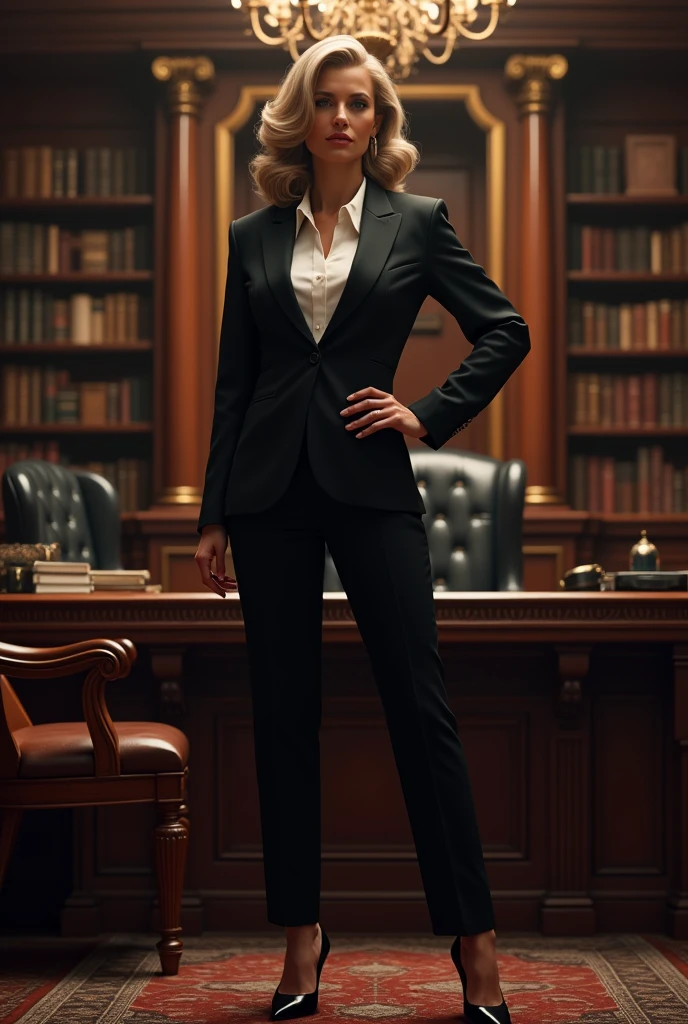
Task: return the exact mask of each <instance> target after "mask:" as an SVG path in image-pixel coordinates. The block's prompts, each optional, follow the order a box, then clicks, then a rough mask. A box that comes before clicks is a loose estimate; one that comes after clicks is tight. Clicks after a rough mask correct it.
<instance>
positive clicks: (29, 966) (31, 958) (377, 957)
mask: <svg viewBox="0 0 688 1024" xmlns="http://www.w3.org/2000/svg"><path fill="white" fill-rule="evenodd" d="M325 927H327V926H326V925H325ZM328 934H330V939H331V942H332V950H331V952H330V955H329V957H328V959H327V962H326V964H325V967H324V969H323V973H322V978H321V982H320V1001H319V1010H318V1013H317V1015H316V1016H317V1018H318V1019H319V1020H320V1021H322V1024H329V1022H338V1021H341V1022H342V1024H343V1022H346V1021H349V1022H351V1024H356V1022H363V1021H371V1022H385V1024H386V1022H391V1024H393V1022H396V1021H408V1020H409V1019H410V1018H416V1019H417V1020H422V1021H428V1022H435V1024H440V1022H442V1021H460V1020H462V1019H463V1016H462V1013H461V1010H462V1002H463V1000H462V994H461V985H460V982H459V979H458V975H457V973H456V970H455V968H454V965H453V964H452V962H451V959H450V957H449V946H450V945H451V938H450V937H449V936H447V937H438V936H432V935H430V936H423V935H406V936H375V937H371V936H361V935H351V934H346V935H345V934H341V935H337V934H336V933H329V931H328ZM155 941H156V940H155V937H154V936H141V935H131V936H126V935H117V936H113V937H111V938H109V939H105V940H103V941H102V942H100V943H98V944H95V945H94V944H90V945H89V944H88V943H86V942H85V941H84V940H81V941H80V942H77V941H75V940H67V939H64V940H63V939H40V938H37V939H31V938H24V937H22V938H17V939H11V938H8V937H3V938H2V939H0V957H1V962H2V967H1V968H0V1021H3V1022H4V1024H119V1022H122V1024H225V1022H230V1021H234V1020H236V1021H240V1022H242V1024H252V1022H253V1021H256V1022H260V1021H265V1020H268V1017H269V1007H270V1001H271V999H272V994H273V992H274V990H275V988H276V987H277V984H278V982H279V979H280V976H281V972H282V963H283V958H284V944H283V940H282V937H281V936H280V935H276V934H274V933H273V934H270V935H245V934H241V935H238V934H236V933H234V934H220V933H212V934H209V935H207V936H203V937H201V938H188V939H187V940H186V941H185V951H184V956H183V957H182V965H181V970H180V973H179V975H178V976H177V977H175V978H166V977H163V976H162V975H161V974H160V962H159V959H158V955H157V952H156V950H155ZM497 951H498V959H499V971H500V979H501V984H502V990H503V992H504V995H505V997H506V1000H507V1003H508V1004H509V1009H510V1012H511V1016H512V1020H513V1024H574V1022H580V1024H626V1022H628V1024H688V942H679V941H676V940H672V939H669V938H666V937H665V936H661V935H645V934H643V935H628V934H623V935H596V936H592V937H589V938H572V939H569V938H543V937H541V936H538V935H532V934H523V935H518V934H514V933H509V934H504V935H498V937H497Z"/></svg>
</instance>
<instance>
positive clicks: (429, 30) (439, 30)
mask: <svg viewBox="0 0 688 1024" xmlns="http://www.w3.org/2000/svg"><path fill="white" fill-rule="evenodd" d="M451 3H452V0H444V15H443V18H442V22H441V24H439V25H433V23H432V22H431V21H428V22H426V23H425V25H424V26H423V27H424V29H425V32H426V34H427V35H429V36H441V35H444V33H445V32H446V31H447V27H448V25H449V12H450V9H451ZM454 38H456V34H455V35H454ZM445 60H446V57H445ZM434 63H435V64H437V63H439V64H444V61H434Z"/></svg>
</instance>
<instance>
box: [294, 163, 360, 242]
mask: <svg viewBox="0 0 688 1024" xmlns="http://www.w3.org/2000/svg"><path fill="white" fill-rule="evenodd" d="M366 182H367V178H366V176H365V175H363V181H362V182H361V187H360V188H359V190H358V192H357V193H356V195H355V196H354V197H353V199H352V200H350V202H348V203H346V205H345V206H342V207H341V209H340V210H339V220H341V218H342V210H346V211H347V212H348V215H349V219H350V220H351V223H352V224H353V226H354V228H355V229H356V234H360V232H361V217H362V216H363V203H364V201H365V191H366ZM306 219H308V220H309V221H310V222H311V224H312V225H313V227H315V221H314V219H313V213H312V211H311V188H310V185H308V186H307V187H306V191H305V192H304V195H303V199H302V200H301V202H300V203H299V205H298V206H297V207H296V234H297V235H298V233H299V231H300V230H301V225H302V224H303V222H304V220H306Z"/></svg>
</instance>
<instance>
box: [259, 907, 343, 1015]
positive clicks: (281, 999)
mask: <svg viewBox="0 0 688 1024" xmlns="http://www.w3.org/2000/svg"><path fill="white" fill-rule="evenodd" d="M320 932H321V935H322V946H321V947H320V956H319V957H318V967H317V972H318V973H317V979H316V983H315V992H306V993H304V994H303V995H296V996H290V995H288V993H286V992H280V991H279V985H278V986H277V988H276V989H275V994H274V996H273V997H272V1011H271V1013H270V1020H292V1019H293V1018H294V1017H308V1016H309V1015H310V1014H312V1013H315V1011H316V1010H317V1009H318V988H319V987H320V972H321V971H322V969H323V964H324V963H325V960H326V959H327V954H328V953H329V952H330V940H329V939H328V937H327V933H326V932H324V931H323V929H322V927H321V929H320Z"/></svg>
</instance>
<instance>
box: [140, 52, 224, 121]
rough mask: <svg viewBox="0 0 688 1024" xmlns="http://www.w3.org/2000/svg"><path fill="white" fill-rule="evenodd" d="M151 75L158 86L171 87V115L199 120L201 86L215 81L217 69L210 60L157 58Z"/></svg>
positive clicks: (201, 58) (169, 106)
mask: <svg viewBox="0 0 688 1024" xmlns="http://www.w3.org/2000/svg"><path fill="white" fill-rule="evenodd" d="M151 71H152V72H153V76H154V78H157V80H158V81H159V82H167V83H168V85H167V104H168V110H169V113H170V114H178V115H179V114H190V115H192V116H193V117H199V116H200V112H201V102H202V96H201V90H200V89H199V87H198V83H199V82H209V81H211V79H213V78H214V77H215V65H214V64H213V62H212V61H211V60H210V58H209V57H156V58H155V60H154V61H153V63H152V65H151Z"/></svg>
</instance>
